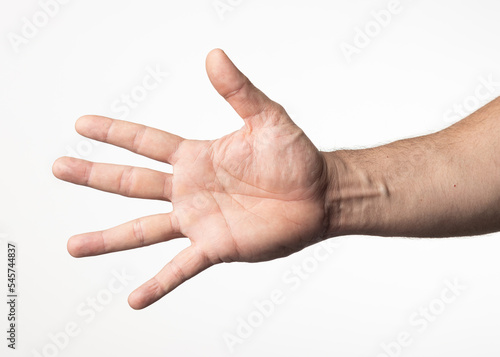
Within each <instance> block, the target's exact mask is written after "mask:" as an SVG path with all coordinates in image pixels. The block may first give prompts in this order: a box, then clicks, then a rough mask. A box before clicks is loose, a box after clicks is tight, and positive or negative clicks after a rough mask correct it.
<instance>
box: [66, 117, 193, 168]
mask: <svg viewBox="0 0 500 357" xmlns="http://www.w3.org/2000/svg"><path fill="white" fill-rule="evenodd" d="M75 128H76V131H77V132H78V133H79V134H81V135H83V136H85V137H87V138H90V139H94V140H98V141H102V142H105V143H108V144H112V145H116V146H119V147H122V148H124V149H127V150H130V151H132V152H135V153H137V154H139V155H143V156H146V157H149V158H151V159H154V160H158V161H162V162H167V163H169V164H172V163H173V162H172V161H173V155H174V153H175V152H176V151H177V148H178V147H179V145H180V143H181V142H182V141H184V139H183V138H181V137H180V136H177V135H174V134H170V133H167V132H166V131H163V130H159V129H154V128H150V127H148V126H145V125H141V124H136V123H131V122H127V121H123V120H118V119H111V118H107V117H102V116H98V115H85V116H83V117H81V118H80V119H78V120H77V121H76V124H75Z"/></svg>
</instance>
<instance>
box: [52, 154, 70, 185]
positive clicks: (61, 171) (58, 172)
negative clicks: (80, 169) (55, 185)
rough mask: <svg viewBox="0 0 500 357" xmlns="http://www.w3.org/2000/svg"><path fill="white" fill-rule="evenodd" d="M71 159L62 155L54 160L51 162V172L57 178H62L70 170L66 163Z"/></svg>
mask: <svg viewBox="0 0 500 357" xmlns="http://www.w3.org/2000/svg"><path fill="white" fill-rule="evenodd" d="M71 159H72V158H71V157H68V156H63V157H60V158H58V159H57V160H56V161H54V163H53V164H52V174H53V175H54V176H55V177H57V178H58V179H60V180H64V178H65V177H67V173H68V172H69V170H70V167H69V166H68V164H69V163H70V162H71Z"/></svg>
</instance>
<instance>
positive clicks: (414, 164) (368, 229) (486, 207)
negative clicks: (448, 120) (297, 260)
mask: <svg viewBox="0 0 500 357" xmlns="http://www.w3.org/2000/svg"><path fill="white" fill-rule="evenodd" d="M323 155H324V157H325V159H326V161H327V163H328V165H327V166H328V170H329V176H330V179H329V185H330V187H329V189H328V193H327V196H328V197H327V200H326V205H327V211H328V216H329V217H331V218H330V226H329V228H328V233H327V236H328V237H331V236H336V235H345V234H367V235H381V236H409V237H448V236H464V235H476V234H484V233H490V232H494V231H498V230H500V99H496V100H494V101H493V102H491V103H490V104H488V105H486V106H485V107H483V108H482V109H480V110H478V111H477V112H475V113H474V114H472V115H470V116H469V117H467V118H466V119H464V120H462V121H460V122H458V123H456V124H455V125H453V126H451V127H449V128H447V129H445V130H442V131H440V132H437V133H434V134H430V135H426V136H422V137H417V138H412V139H406V140H400V141H396V142H393V143H391V144H388V145H384V146H380V147H376V148H371V149H365V150H346V151H344V150H342V151H335V152H331V153H323Z"/></svg>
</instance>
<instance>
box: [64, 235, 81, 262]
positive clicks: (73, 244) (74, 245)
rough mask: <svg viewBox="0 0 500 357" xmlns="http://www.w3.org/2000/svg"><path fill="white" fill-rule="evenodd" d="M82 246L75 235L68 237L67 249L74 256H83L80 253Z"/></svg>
mask: <svg viewBox="0 0 500 357" xmlns="http://www.w3.org/2000/svg"><path fill="white" fill-rule="evenodd" d="M80 247H81V244H79V242H78V240H77V239H76V237H75V236H73V237H71V238H70V239H68V243H67V244H66V249H67V250H68V253H69V254H70V255H71V256H72V257H73V258H81V257H82V255H81V254H79V253H78V252H79V251H80Z"/></svg>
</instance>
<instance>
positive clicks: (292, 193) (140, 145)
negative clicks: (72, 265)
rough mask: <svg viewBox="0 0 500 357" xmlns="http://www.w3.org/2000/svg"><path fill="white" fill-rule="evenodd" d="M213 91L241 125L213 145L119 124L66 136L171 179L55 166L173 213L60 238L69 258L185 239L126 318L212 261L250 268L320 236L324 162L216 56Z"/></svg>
mask: <svg viewBox="0 0 500 357" xmlns="http://www.w3.org/2000/svg"><path fill="white" fill-rule="evenodd" d="M207 73H208V76H209V78H210V81H211V82H212V84H213V86H214V87H215V89H216V90H217V91H218V92H219V94H221V95H222V96H223V97H224V98H225V99H226V100H227V101H228V102H229V104H231V106H232V107H233V108H234V109H235V110H236V112H237V113H238V114H239V116H240V117H241V118H243V120H244V123H245V125H244V126H243V127H242V128H241V129H240V130H238V131H236V132H234V133H231V134H229V135H227V136H224V137H222V138H220V139H218V140H214V141H198V140H185V139H183V138H180V137H179V136H176V135H173V134H170V133H167V132H163V131H160V130H157V129H153V128H149V127H145V126H142V125H138V124H133V123H129V122H124V121H119V120H113V119H109V118H104V117H98V116H85V117H82V118H80V119H79V120H78V121H77V123H76V130H77V131H78V132H79V133H80V134H82V135H84V136H86V137H88V138H91V139H95V140H99V141H103V142H106V143H110V144H113V145H116V146H120V147H123V148H125V149H128V150H131V151H133V152H135V153H138V154H141V155H144V156H147V157H150V158H152V159H155V160H159V161H162V162H165V163H168V164H170V165H172V166H173V175H171V174H167V173H163V172H158V171H153V170H149V169H145V168H137V167H128V166H119V165H111V164H99V163H91V162H88V161H84V160H79V159H74V158H67V157H64V158H60V159H58V160H57V161H56V162H55V163H54V166H53V172H54V175H55V176H56V177H58V178H59V179H62V180H65V181H68V182H72V183H75V184H79V185H85V186H89V187H92V188H96V189H99V190H103V191H107V192H113V193H117V194H121V195H124V196H128V197H139V198H146V199H162V200H166V201H170V202H172V206H173V211H172V212H170V213H163V214H158V215H154V216H149V217H143V218H139V219H137V220H134V221H132V222H128V223H125V224H123V225H120V226H118V227H115V228H111V229H108V230H105V231H101V232H93V233H87V234H80V235H77V236H74V237H72V238H70V240H69V241H68V251H69V252H70V254H71V255H73V256H75V257H83V256H91V255H97V254H103V253H109V252H116V251H120V250H125V249H132V248H138V247H142V246H147V245H150V244H155V243H160V242H164V241H168V240H170V239H173V238H180V237H188V238H189V240H190V241H191V245H190V246H189V247H188V248H186V249H185V250H183V251H182V252H180V253H179V254H178V255H177V256H176V257H175V258H174V259H172V261H170V262H169V263H168V264H167V265H166V266H165V267H164V268H163V269H162V270H161V271H160V272H159V273H158V274H157V275H156V276H155V277H154V278H152V279H151V280H150V281H148V282H146V283H145V284H144V285H142V286H141V287H139V288H138V289H137V290H135V291H134V292H133V293H132V294H131V295H130V297H129V304H130V306H131V307H133V308H135V309H140V308H144V307H146V306H148V305H150V304H152V303H153V302H155V301H157V300H158V299H160V298H161V297H163V296H164V295H165V294H167V293H169V292H170V291H172V290H173V289H175V288H176V287H177V286H178V285H180V284H181V283H183V282H184V281H186V280H187V279H190V278H191V277H193V276H195V275H196V274H198V273H200V272H201V271H203V270H204V269H206V268H208V267H210V266H211V265H214V264H217V263H221V262H232V261H247V262H257V261H264V260H269V259H274V258H278V257H283V256H286V255H289V254H291V253H293V252H296V251H298V250H301V249H302V248H304V247H306V246H308V245H310V244H312V243H315V242H317V241H318V240H320V239H321V238H322V237H323V236H324V235H325V233H326V229H327V226H328V215H327V212H326V209H325V207H326V204H325V193H326V191H327V186H328V174H327V171H328V170H327V167H326V161H325V159H324V157H323V155H322V154H321V153H320V152H319V151H318V150H317V149H316V148H315V146H314V145H313V144H312V143H311V141H310V140H309V139H308V138H307V137H306V135H305V134H304V133H303V132H302V130H301V129H300V128H298V127H297V126H296V125H295V124H294V123H293V122H292V120H291V119H290V117H289V116H288V114H287V113H286V112H285V110H284V109H283V108H282V107H281V106H280V105H278V104H276V103H275V102H273V101H271V100H270V99H269V98H267V97H266V96H265V95H264V94H263V93H262V92H260V91H259V90H258V89H257V88H255V87H254V86H253V85H252V84H251V83H250V81H249V80H248V79H247V78H246V77H245V76H244V75H243V74H242V73H241V72H240V71H239V70H238V69H237V68H236V67H235V66H234V64H233V63H232V62H231V61H230V60H229V58H228V57H227V56H226V55H225V53H224V52H222V51H221V50H214V51H212V52H211V53H210V54H209V55H208V57H207Z"/></svg>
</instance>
